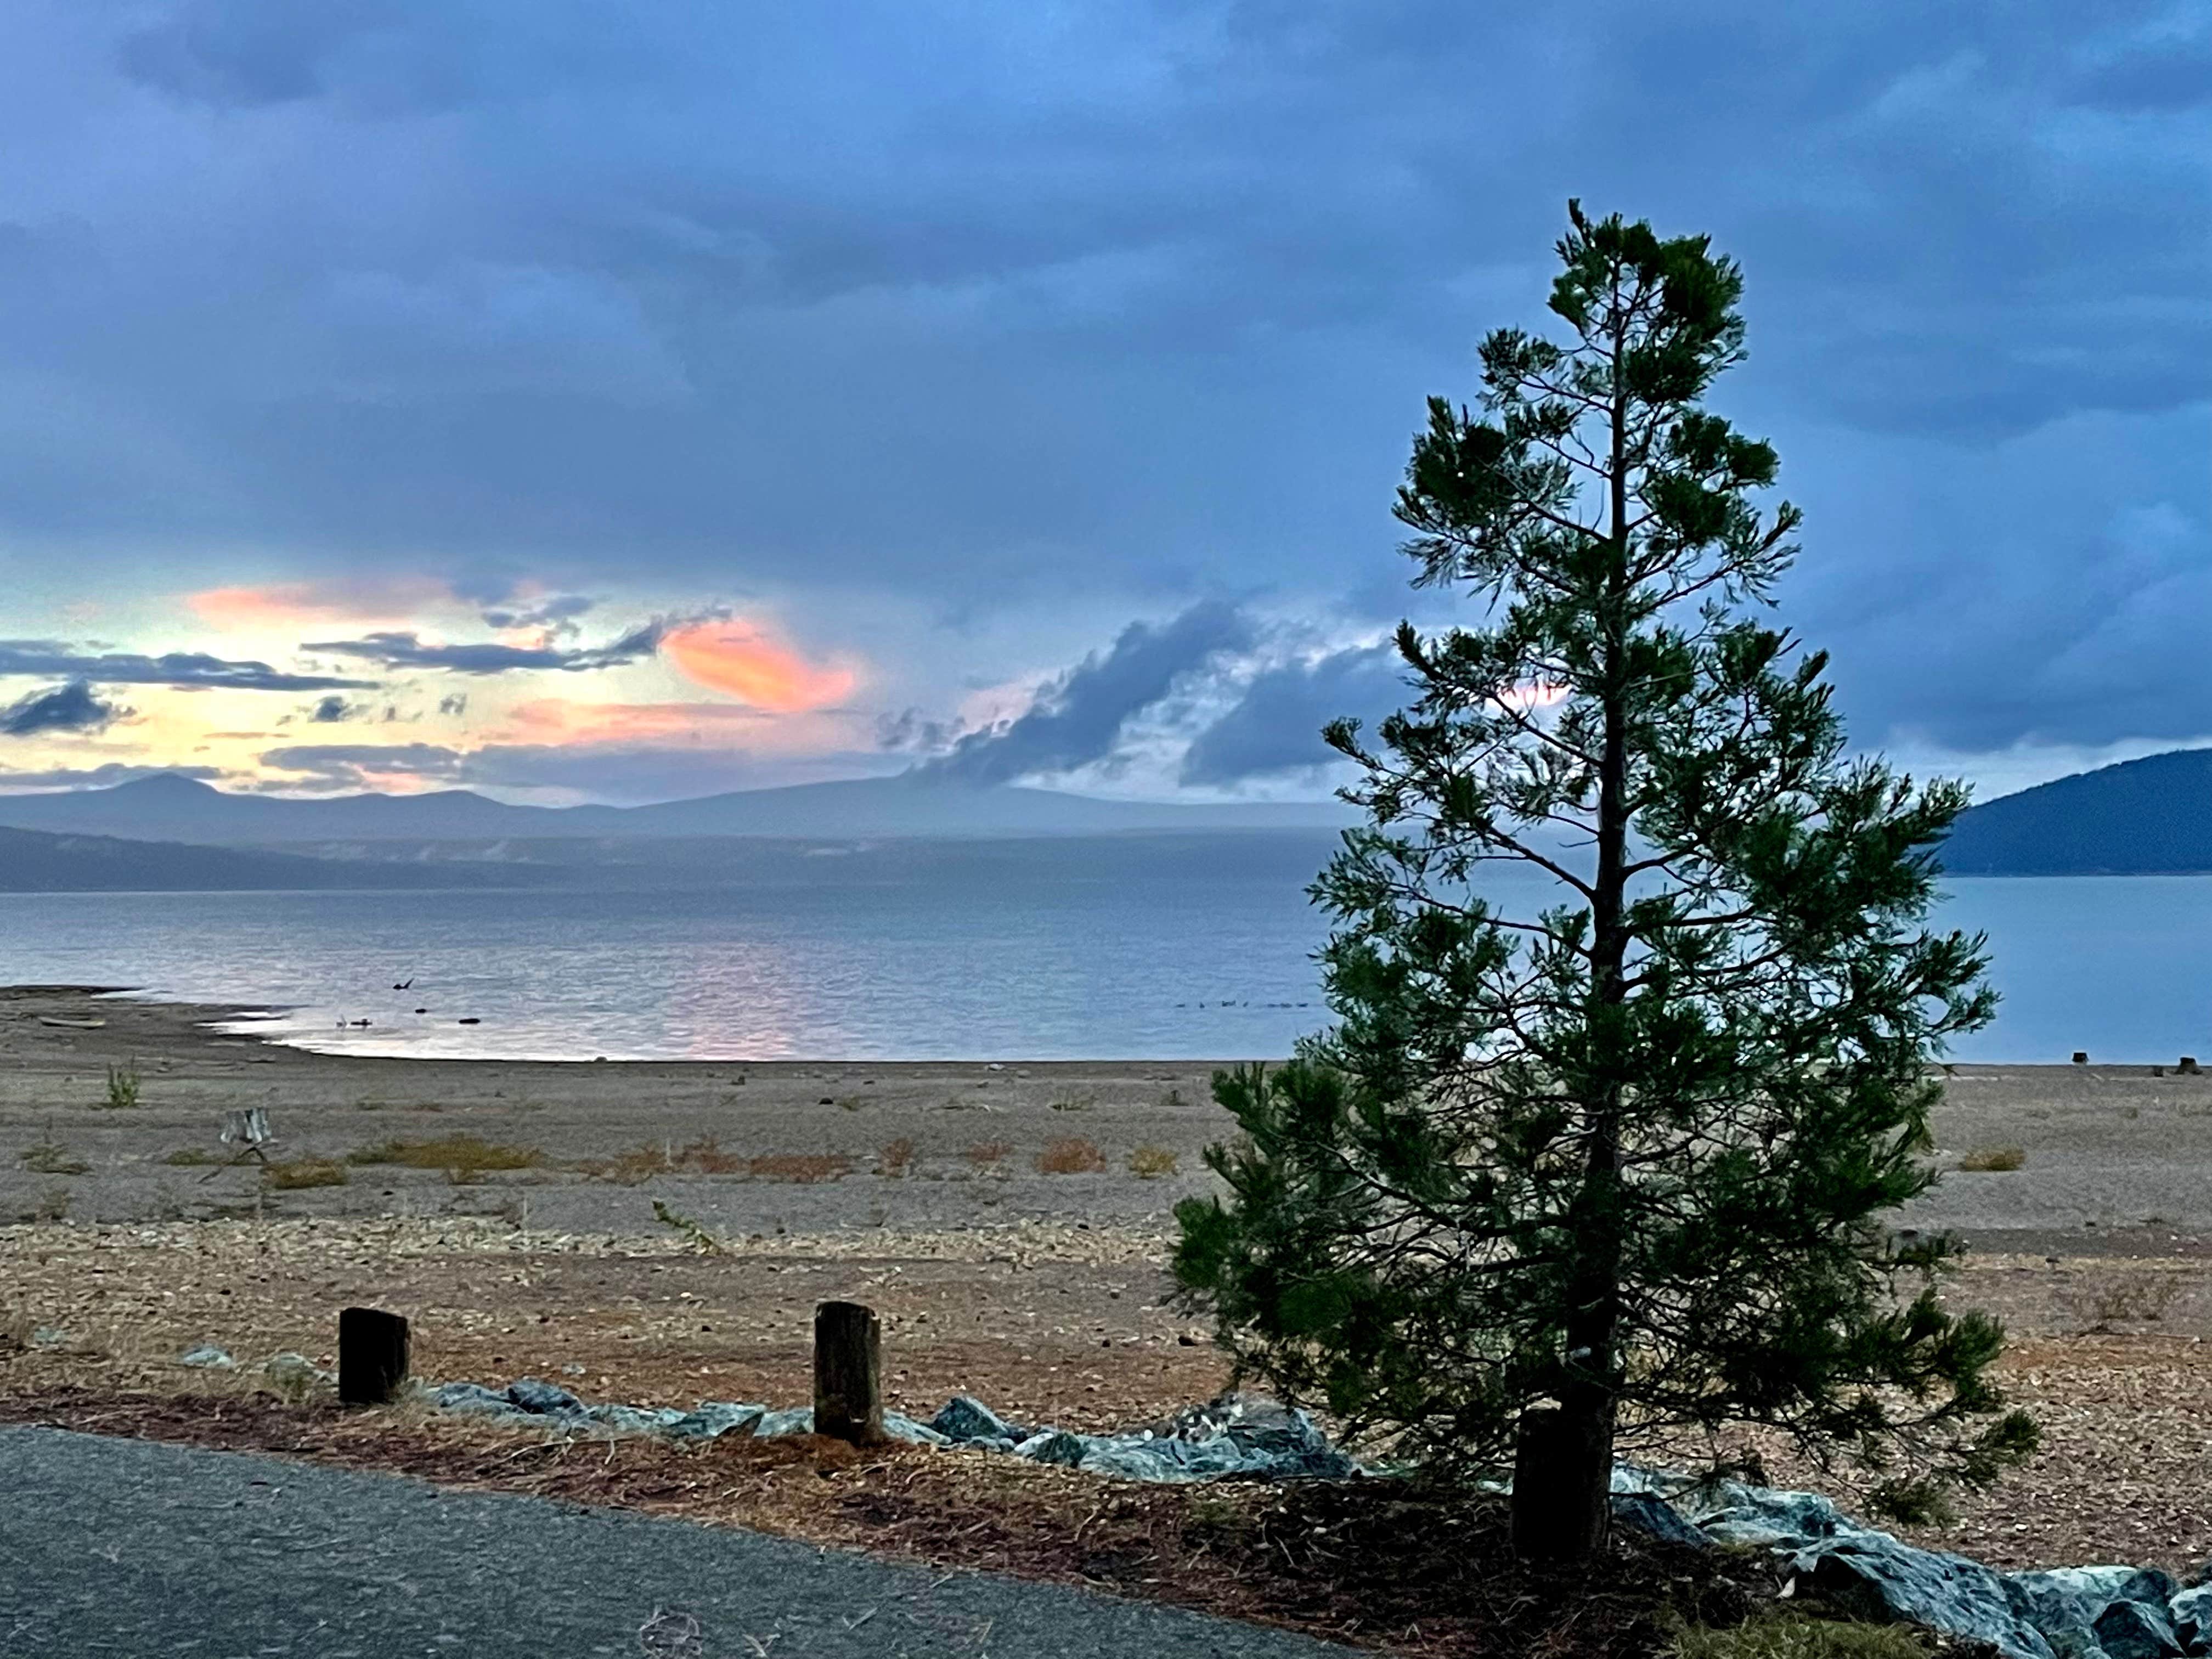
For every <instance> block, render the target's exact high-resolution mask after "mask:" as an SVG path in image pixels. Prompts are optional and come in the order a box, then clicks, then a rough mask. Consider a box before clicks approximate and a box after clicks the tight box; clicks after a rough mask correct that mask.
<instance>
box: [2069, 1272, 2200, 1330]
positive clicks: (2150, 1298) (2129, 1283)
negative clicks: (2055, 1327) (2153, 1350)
mask: <svg viewBox="0 0 2212 1659" xmlns="http://www.w3.org/2000/svg"><path fill="white" fill-rule="evenodd" d="M2180 1292H2181V1275H2180V1274H2179V1273H2161V1272H2160V1271H2158V1270H2157V1269H2155V1268H2133V1269H2124V1268H2117V1267H2115V1268H2106V1269H2103V1270H2100V1271H2097V1272H2093V1273H2090V1274H2088V1276H2087V1277H2086V1278H2085V1279H2082V1281H2081V1283H2080V1284H2078V1285H2069V1287H2068V1288H2067V1290H2066V1291H2065V1293H2064V1296H2065V1302H2066V1305H2067V1307H2068V1309H2069V1310H2070V1311H2071V1312H2072V1313H2073V1315H2074V1317H2075V1320H2076V1322H2079V1323H2080V1324H2081V1327H2082V1334H2083V1335H2085V1336H2087V1335H2091V1334H2101V1333H2105V1332H2109V1331H2110V1330H2111V1329H2112V1327H2113V1326H2115V1325H2154V1324H2156V1323H2157V1322H2159V1321H2160V1320H2162V1319H2164V1318H2165V1317H2166V1310H2167V1309H2169V1308H2171V1307H2172V1305H2173V1299H2174V1297H2176V1296H2178V1295H2179V1294H2180Z"/></svg>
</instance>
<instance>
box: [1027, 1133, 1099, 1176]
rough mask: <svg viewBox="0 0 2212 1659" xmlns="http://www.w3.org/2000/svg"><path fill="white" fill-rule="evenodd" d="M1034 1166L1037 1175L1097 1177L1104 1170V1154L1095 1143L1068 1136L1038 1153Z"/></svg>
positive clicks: (1077, 1136)
mask: <svg viewBox="0 0 2212 1659" xmlns="http://www.w3.org/2000/svg"><path fill="white" fill-rule="evenodd" d="M1036 1166H1037V1173H1038V1174H1039V1175H1099V1174H1102V1173H1103V1171H1104V1170H1105V1168H1106V1154H1105V1153H1103V1152H1100V1151H1099V1150H1098V1143H1097V1142H1096V1141H1092V1140H1085V1139H1083V1138H1082V1137H1081V1136H1080V1135H1068V1136H1065V1137H1063V1138H1062V1139H1059V1140H1055V1141H1054V1142H1052V1143H1051V1145H1049V1146H1047V1147H1046V1148H1045V1149H1044V1150H1043V1151H1042V1152H1039V1153H1038V1154H1037V1161H1036Z"/></svg>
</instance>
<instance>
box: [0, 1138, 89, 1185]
mask: <svg viewBox="0 0 2212 1659" xmlns="http://www.w3.org/2000/svg"><path fill="white" fill-rule="evenodd" d="M17 1162H19V1163H20V1164H22V1166H23V1167H24V1168H25V1169H27V1170H29V1171H30V1172H31V1173H32V1174H33V1175H82V1174H84V1173H85V1171H86V1170H89V1169H91V1168H92V1165H91V1164H88V1163H86V1162H85V1161H84V1160H83V1159H82V1158H79V1157H77V1156H76V1153H74V1152H70V1149H69V1148H68V1147H66V1146H63V1145H62V1144H61V1142H59V1141H58V1140H56V1139H54V1137H53V1131H52V1130H51V1129H49V1130H48V1131H47V1132H46V1135H45V1136H44V1137H43V1138H42V1139H40V1140H38V1141H36V1142H34V1143H33V1145H31V1146H26V1147H25V1148H24V1149H23V1155H22V1157H21V1158H19V1159H18V1160H17Z"/></svg>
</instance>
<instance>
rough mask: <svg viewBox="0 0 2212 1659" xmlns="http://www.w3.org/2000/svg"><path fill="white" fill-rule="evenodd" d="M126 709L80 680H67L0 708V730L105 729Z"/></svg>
mask: <svg viewBox="0 0 2212 1659" xmlns="http://www.w3.org/2000/svg"><path fill="white" fill-rule="evenodd" d="M128 712H129V711H128V710H127V709H124V708H118V707H117V706H116V705H115V704H114V703H112V702H109V701H108V700H107V699H106V698H105V697H103V696H100V694H99V693H98V692H97V691H94V690H93V689H92V686H91V684H89V683H88V682H87V681H84V680H70V681H67V682H65V683H64V684H60V685H58V686H55V687H54V688H53V689H52V690H50V691H31V692H27V693H26V694H25V695H24V696H21V697H18V698H17V699H16V700H15V702H11V703H9V705H8V706H7V707H6V708H0V734H4V735H5V736H8V737H11V738H28V737H35V736H36V735H38V734H39V733H40V732H105V731H106V729H107V728H108V726H111V725H112V724H113V723H114V721H115V720H116V719H117V718H118V716H120V715H122V714H127V713H128Z"/></svg>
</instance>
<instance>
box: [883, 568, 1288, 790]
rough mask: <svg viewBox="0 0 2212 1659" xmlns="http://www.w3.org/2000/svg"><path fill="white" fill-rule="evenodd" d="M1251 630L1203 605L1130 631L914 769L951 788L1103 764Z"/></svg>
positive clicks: (1233, 611) (1223, 607) (1242, 645)
mask: <svg viewBox="0 0 2212 1659" xmlns="http://www.w3.org/2000/svg"><path fill="white" fill-rule="evenodd" d="M1253 638H1254V629H1253V625H1252V623H1251V621H1250V619H1249V618H1248V617H1246V616H1245V615H1244V614H1243V612H1242V611H1239V610H1238V609H1237V607H1236V606H1234V605H1229V604H1227V603H1225V602H1224V601H1222V600H1218V599H1208V600H1202V601H1200V603H1199V604H1197V605H1193V606H1191V607H1190V609H1189V610H1188V611H1184V612H1183V613H1182V615H1181V616H1179V617H1175V618H1174V619H1172V620H1171V621H1169V622H1165V623H1159V624H1157V625H1154V624H1152V623H1130V624H1129V626H1128V627H1127V628H1125V629H1122V630H1121V635H1120V637H1118V638H1117V639H1115V641H1114V644H1113V647H1112V648H1111V649H1109V650H1108V651H1105V652H1103V653H1097V652H1094V653H1091V655H1090V656H1088V657H1085V659H1083V660H1082V661H1081V662H1080V663H1078V664H1077V665H1075V666H1074V667H1073V668H1071V669H1069V670H1068V671H1066V673H1064V674H1061V675H1060V676H1059V677H1058V678H1055V679H1054V680H1053V681H1052V682H1051V684H1048V685H1047V686H1046V687H1045V688H1044V689H1043V690H1042V691H1040V692H1039V693H1038V694H1037V697H1036V702H1033V703H1032V704H1031V705H1030V708H1028V709H1027V710H1026V711H1025V712H1024V713H1023V714H1020V715H1019V716H1018V717H1017V718H1015V719H1013V720H1008V721H1006V722H1005V723H1004V724H1001V725H999V726H992V727H991V728H989V729H988V730H987V731H982V732H969V733H968V735H966V736H965V737H963V738H959V739H958V740H957V742H955V743H954V744H953V745H952V747H951V750H950V751H948V752H947V753H945V754H944V755H941V756H939V757H937V758H935V759H933V760H930V761H926V762H924V763H922V764H921V766H920V767H918V768H916V770H917V771H919V772H921V773H923V774H924V775H928V776H931V777H936V778H943V779H946V780H950V781H957V782H960V783H970V784H1000V783H1011V782H1012V781H1014V780H1015V779H1017V778H1023V777H1028V776H1030V775H1034V774H1036V773H1041V772H1067V771H1073V769H1076V768H1077V767H1079V766H1088V765H1090V764H1091V763H1094V762H1097V761H1102V760H1104V759H1106V758H1107V757H1109V756H1110V755H1111V754H1112V753H1113V752H1114V747H1115V741H1116V739H1118V738H1120V737H1121V732H1122V728H1123V727H1124V726H1126V725H1127V722H1128V720H1130V718H1131V717H1132V716H1133V715H1135V714H1140V713H1142V712H1143V711H1144V710H1146V709H1147V708H1152V706H1153V705H1154V704H1156V703H1158V702H1159V701H1160V700H1161V699H1162V698H1164V697H1165V696H1167V695H1168V694H1169V693H1170V691H1172V690H1175V689H1176V684H1177V682H1178V681H1181V680H1182V679H1183V678H1185V677H1186V676H1188V675H1191V674H1194V673H1196V672H1197V671H1200V669H1203V668H1204V667H1206V665H1208V664H1209V663H1212V661H1214V660H1215V659H1218V657H1220V656H1221V655H1222V654H1223V653H1227V652H1234V651H1242V650H1245V649H1247V648H1248V647H1249V646H1250V645H1251V644H1252V641H1253Z"/></svg>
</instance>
